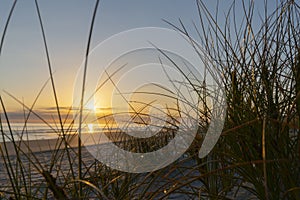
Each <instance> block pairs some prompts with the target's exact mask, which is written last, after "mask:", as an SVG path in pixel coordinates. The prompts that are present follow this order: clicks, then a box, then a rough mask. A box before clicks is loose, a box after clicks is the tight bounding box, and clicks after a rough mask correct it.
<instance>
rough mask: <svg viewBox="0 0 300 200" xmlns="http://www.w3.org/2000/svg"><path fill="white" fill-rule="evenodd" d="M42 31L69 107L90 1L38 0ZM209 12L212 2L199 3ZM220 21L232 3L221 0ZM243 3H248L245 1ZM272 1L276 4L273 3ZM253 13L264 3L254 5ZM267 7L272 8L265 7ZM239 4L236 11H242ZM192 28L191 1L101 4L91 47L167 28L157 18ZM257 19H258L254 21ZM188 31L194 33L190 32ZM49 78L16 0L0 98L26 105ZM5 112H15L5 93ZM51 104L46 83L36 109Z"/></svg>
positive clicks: (34, 30) (31, 7) (30, 2)
mask: <svg viewBox="0 0 300 200" xmlns="http://www.w3.org/2000/svg"><path fill="white" fill-rule="evenodd" d="M38 2H39V5H40V9H41V14H42V18H43V22H44V28H45V31H46V36H47V42H48V45H49V51H50V56H51V62H52V66H53V71H54V72H55V74H54V77H55V83H56V86H57V90H58V97H59V102H60V105H61V106H70V105H71V104H72V92H73V85H74V80H75V77H76V73H77V70H78V68H79V66H80V65H81V63H82V61H83V58H84V54H85V47H86V42H87V37H88V30H89V25H90V20H91V14H92V10H93V6H94V4H95V1H93V0H51V1H50V0H39V1H38ZM204 2H205V4H206V5H207V7H208V8H209V9H210V10H211V11H212V12H214V11H215V5H216V3H217V1H216V0H212V1H208V0H207V1H204ZM221 2H222V3H220V8H219V9H220V10H219V13H220V16H221V17H220V23H223V22H224V13H225V11H226V10H227V9H228V8H229V6H230V2H231V1H221ZM245 2H248V1H245ZM273 2H275V1H273ZM255 3H256V6H257V8H258V9H262V8H263V6H262V5H263V1H256V2H255ZM11 5H12V1H11V0H1V1H0V33H1V34H2V31H3V28H4V24H5V21H6V19H7V16H8V12H9V10H10V7H11ZM268 6H269V8H270V9H272V8H273V7H274V6H275V4H274V3H272V2H271V3H269V5H268ZM241 12H242V9H241V5H238V9H237V13H240V14H242V13H241ZM179 18H180V19H181V20H182V21H183V22H184V24H185V25H186V26H187V27H188V28H190V29H192V21H194V22H196V24H197V23H199V21H198V20H199V19H198V13H197V7H196V1H195V0H151V1H149V0H148V1H146V0H102V1H100V6H99V10H98V14H97V18H96V23H95V30H94V34H93V41H92V47H95V46H96V45H97V44H99V43H100V42H102V41H104V40H105V39H106V38H108V37H110V36H112V35H114V34H117V33H119V32H122V31H125V30H129V29H132V28H138V27H148V26H151V27H165V28H171V27H170V25H168V24H166V23H165V22H164V21H162V19H165V20H168V21H170V22H172V23H174V24H176V25H179V22H178V19H179ZM257 19H259V17H257ZM192 33H193V31H192ZM48 78H49V75H48V68H47V63H46V59H45V51H44V48H43V43H42V35H41V31H40V27H39V22H38V17H37V12H36V8H35V4H34V0H19V1H18V3H17V6H16V9H15V11H14V14H13V17H12V21H11V23H10V25H9V27H8V32H7V37H6V40H5V44H4V48H3V52H2V55H1V57H0V90H1V91H0V94H3V92H2V90H3V89H5V90H7V91H8V92H10V93H12V94H13V95H15V96H16V97H17V98H19V99H23V101H24V102H25V103H26V104H27V105H30V104H32V102H33V100H34V98H35V96H36V95H37V93H38V92H39V90H40V89H41V87H42V85H43V84H44V83H45V81H46V80H47V79H48ZM3 98H4V100H5V102H6V105H7V107H8V109H12V110H16V108H17V107H18V108H20V106H17V105H18V104H15V103H13V101H12V100H11V99H10V98H8V97H7V96H6V95H4V96H3ZM53 105H54V101H53V95H52V91H51V88H50V84H48V86H47V87H46V89H45V91H44V92H43V94H42V95H41V97H40V99H39V101H38V104H37V106H38V107H51V106H53Z"/></svg>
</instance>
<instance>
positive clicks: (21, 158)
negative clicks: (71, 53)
mask: <svg viewBox="0 0 300 200" xmlns="http://www.w3.org/2000/svg"><path fill="white" fill-rule="evenodd" d="M35 2H36V9H37V16H38V18H39V22H40V26H41V31H42V39H43V42H44V48H45V51H46V56H47V57H46V58H47V59H46V61H47V64H48V69H49V80H47V81H46V83H45V85H46V84H48V83H50V84H51V86H52V90H53V96H54V97H55V103H56V105H55V106H56V109H57V116H58V118H59V124H58V125H59V126H58V128H55V127H52V126H51V124H49V123H48V122H47V121H45V120H44V119H43V118H42V117H41V116H39V114H37V113H36V112H35V111H34V109H35V103H36V101H35V102H33V104H32V105H30V106H28V105H25V104H23V103H22V101H20V100H18V99H17V98H15V97H14V95H11V94H9V93H8V92H7V93H6V94H8V95H10V96H11V97H12V98H13V99H15V100H16V101H17V102H18V103H20V105H22V106H23V108H24V110H26V111H27V112H26V113H27V114H25V112H24V128H23V131H22V136H21V138H22V139H23V140H26V135H28V134H30V132H27V129H26V126H27V122H28V119H29V117H30V115H35V116H36V117H38V118H39V119H40V120H41V121H42V122H43V123H45V125H46V126H49V127H50V128H51V129H53V131H54V132H56V133H57V135H58V136H59V137H60V138H61V140H57V144H56V145H55V148H54V150H53V151H50V152H40V153H34V152H30V146H27V148H28V151H29V153H26V152H25V151H24V150H23V149H22V148H20V142H19V141H18V140H16V138H14V137H15V136H14V135H13V131H12V128H11V127H10V119H9V116H8V115H7V112H6V106H5V102H3V100H2V98H1V96H0V103H1V115H0V131H1V136H2V141H3V142H2V145H1V146H0V153H1V157H2V160H3V161H2V163H1V164H2V165H3V166H4V168H5V171H6V173H7V180H8V183H7V185H5V186H3V187H1V188H0V192H1V196H0V198H1V199H53V198H55V199H92V198H94V199H169V198H174V199H176V198H177V199H178V198H185V199H236V198H238V197H239V198H240V199H250V198H255V199H270V200H271V199H299V197H300V181H299V180H300V136H299V126H300V120H299V119H300V99H299V98H300V52H299V49H300V48H299V46H298V45H299V41H300V40H299V37H300V34H299V30H300V27H299V19H300V18H299V17H300V15H299V14H300V12H299V11H300V10H299V9H300V7H299V5H298V4H297V2H296V1H289V0H286V1H281V2H280V4H279V5H278V7H277V9H276V10H275V11H273V12H269V13H270V14H267V12H266V13H265V16H263V17H262V22H261V23H260V27H259V28H258V29H257V28H254V27H255V25H256V23H257V22H255V23H254V22H253V15H254V14H255V6H254V1H250V3H249V4H246V3H245V2H244V1H243V2H242V4H243V12H244V15H243V16H242V17H243V20H242V21H241V22H240V23H238V22H239V21H238V20H236V17H237V16H236V10H235V6H236V3H237V2H235V1H233V2H232V5H231V7H230V9H229V10H228V13H226V15H225V17H226V23H225V24H224V25H223V26H221V25H220V24H219V23H218V18H217V17H216V16H214V15H212V12H211V11H210V10H208V8H207V7H206V6H205V3H204V2H203V1H201V0H196V5H197V8H198V11H199V13H198V14H199V19H200V24H195V30H196V32H197V33H198V36H199V38H197V40H195V39H193V38H192V37H190V34H189V31H188V28H187V27H185V25H184V24H183V23H182V22H180V24H179V26H177V25H176V24H172V23H169V22H167V23H169V25H170V26H171V27H173V28H174V29H176V30H179V31H180V32H181V33H183V34H185V35H186V36H187V37H188V38H190V42H191V45H192V46H193V47H194V49H195V51H196V52H197V53H198V54H199V58H200V59H202V62H203V63H205V64H206V68H207V70H208V71H212V70H217V71H218V72H219V73H220V75H221V76H222V79H221V81H222V83H221V84H222V85H223V86H224V89H225V92H226V100H227V106H228V110H227V114H226V122H225V127H224V130H223V132H222V136H221V138H220V140H219V142H218V143H217V145H216V146H215V148H214V149H213V151H212V152H211V153H210V154H209V155H208V156H207V157H205V158H202V159H200V158H199V157H198V151H199V148H200V147H201V143H202V141H203V135H202V132H204V131H205V130H207V128H208V125H209V123H208V122H209V119H210V110H209V106H208V105H207V102H206V98H201V99H202V101H203V102H202V105H203V108H202V110H199V112H201V113H202V114H203V118H202V120H201V121H199V133H198V134H197V136H196V139H195V141H194V143H193V144H192V145H191V147H190V149H189V150H188V151H187V152H186V153H185V154H184V155H183V156H182V157H181V158H180V159H178V160H177V161H176V162H174V163H173V164H171V165H169V166H168V167H166V168H164V169H161V170H158V171H154V172H150V173H144V174H130V173H125V172H120V171H117V170H113V169H110V168H108V167H106V166H105V165H103V164H101V163H100V162H99V161H97V160H95V159H93V157H92V156H91V155H90V154H89V153H88V152H87V151H86V149H85V148H84V147H82V146H81V141H80V138H79V140H78V148H76V147H70V144H69V143H70V139H67V138H68V137H69V133H73V132H76V133H77V134H81V132H80V131H81V127H79V129H77V128H76V127H74V121H73V122H70V123H67V121H68V120H66V119H63V118H62V117H61V112H60V106H59V99H58V96H57V94H56V92H55V91H56V90H55V83H54V79H53V74H52V66H51V60H50V56H49V54H50V53H51V52H49V51H48V47H47V40H46V34H45V32H44V30H43V23H42V13H40V10H39V6H38V1H35ZM16 3H17V1H14V3H13V5H12V8H11V12H10V14H9V17H8V19H7V23H6V26H5V29H4V33H3V35H2V38H1V46H0V59H1V52H2V50H3V44H4V41H5V34H6V31H7V28H8V26H9V22H10V19H11V16H12V14H13V11H14V7H15V4H16ZM98 3H99V1H96V4H95V7H94V13H93V15H92V22H91V29H90V30H89V32H88V35H89V37H88V41H87V49H86V57H85V70H84V71H86V70H88V54H89V51H90V50H89V47H90V43H91V37H92V32H93V23H94V20H95V17H96V11H97V9H98ZM266 8H267V5H266ZM83 77H85V74H83ZM84 79H85V78H83V80H84ZM190 84H192V82H190ZM45 85H44V86H42V87H41V91H40V92H39V94H38V95H37V97H36V100H37V99H38V98H39V96H40V95H41V94H42V91H43V90H44V88H45ZM82 86H83V87H82V97H81V99H84V90H85V82H83V85H82ZM191 88H193V89H194V90H199V91H197V93H198V94H203V95H209V92H210V91H209V88H208V87H206V85H205V81H204V82H203V85H201V87H199V86H197V87H196V86H195V85H192V86H191ZM199 88H200V89H199ZM162 95H163V94H162ZM84 103H85V102H83V101H81V111H80V113H77V115H76V116H77V117H79V118H80V122H83V121H84V119H83V118H82V109H83V107H84ZM147 106H151V105H150V104H149V105H145V107H147ZM71 112H72V110H71V108H70V113H71ZM133 114H135V115H137V116H141V115H143V113H142V112H139V111H136V113H133ZM107 117H108V116H107ZM174 120H175V121H176V119H174ZM171 123H172V122H171ZM173 123H174V124H173V125H174V126H175V125H176V123H175V122H173ZM4 124H5V125H4ZM80 124H81V123H80ZM4 126H8V127H9V128H8V130H9V131H8V132H5V131H4V128H3V127H4ZM74 129H75V130H74ZM166 132H167V133H168V134H167V135H164V134H162V135H160V136H159V137H152V138H150V139H148V140H147V141H145V140H143V139H134V140H133V139H132V138H129V139H128V137H126V138H122V137H123V134H121V133H120V135H118V134H114V136H116V137H117V138H115V139H116V140H123V141H125V142H123V143H120V146H122V148H124V149H126V150H130V151H133V152H148V151H151V150H153V149H157V148H159V147H162V146H164V145H165V144H166V143H168V141H169V140H171V139H172V137H174V135H173V132H170V130H167V131H166ZM18 139H19V138H18ZM71 139H72V138H71ZM8 143H12V144H13V147H14V151H15V152H16V155H14V156H9V151H10V150H9V149H7V144H8ZM61 147H63V148H61ZM49 155H51V157H50V159H49V157H48V156H49ZM83 155H84V156H83ZM45 157H47V158H46V159H45ZM242 195H245V196H242Z"/></svg>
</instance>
